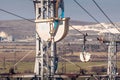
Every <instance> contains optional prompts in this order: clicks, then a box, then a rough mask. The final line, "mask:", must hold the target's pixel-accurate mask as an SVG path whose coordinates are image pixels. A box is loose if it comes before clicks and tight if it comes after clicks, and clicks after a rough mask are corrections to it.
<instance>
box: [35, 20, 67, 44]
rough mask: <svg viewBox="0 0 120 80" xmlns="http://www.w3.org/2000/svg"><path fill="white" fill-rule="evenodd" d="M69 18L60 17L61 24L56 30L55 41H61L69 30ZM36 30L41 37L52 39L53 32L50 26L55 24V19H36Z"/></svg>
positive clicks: (46, 39)
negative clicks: (51, 32)
mask: <svg viewBox="0 0 120 80" xmlns="http://www.w3.org/2000/svg"><path fill="white" fill-rule="evenodd" d="M68 21H69V18H63V19H59V26H58V28H57V31H54V32H55V33H54V41H55V42H57V41H60V40H62V39H63V38H64V37H65V36H66V34H67V32H68V30H69V24H68ZM35 22H36V23H37V24H36V30H37V33H38V35H39V36H40V37H41V39H43V40H45V41H50V39H51V34H50V26H51V27H53V26H54V19H45V20H36V21H35Z"/></svg>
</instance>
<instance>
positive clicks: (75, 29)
mask: <svg viewBox="0 0 120 80" xmlns="http://www.w3.org/2000/svg"><path fill="white" fill-rule="evenodd" d="M70 27H71V28H73V29H74V30H76V31H77V32H79V33H80V34H82V35H85V34H84V33H82V32H81V31H80V30H78V29H76V28H74V27H73V26H72V25H70Z"/></svg>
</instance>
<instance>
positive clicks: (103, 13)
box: [92, 0, 120, 32]
mask: <svg viewBox="0 0 120 80" xmlns="http://www.w3.org/2000/svg"><path fill="white" fill-rule="evenodd" d="M92 1H93V2H94V4H95V5H96V6H97V7H98V8H99V10H100V11H101V12H102V13H103V14H104V16H105V17H106V18H107V19H108V20H109V22H110V23H111V24H112V25H113V26H115V28H116V29H117V30H118V31H119V32H120V30H119V28H118V27H116V25H115V24H114V23H113V21H112V20H111V19H110V18H109V17H108V16H107V14H106V13H105V12H104V11H103V10H102V8H101V7H100V6H99V5H98V4H97V2H96V1H95V0H92ZM117 26H118V25H117Z"/></svg>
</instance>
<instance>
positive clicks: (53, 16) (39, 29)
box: [34, 0, 69, 80]
mask: <svg viewBox="0 0 120 80" xmlns="http://www.w3.org/2000/svg"><path fill="white" fill-rule="evenodd" d="M34 7H35V13H36V20H35V22H36V58H35V67H34V72H35V74H36V77H37V79H38V80H44V79H49V80H53V79H55V78H54V75H55V72H56V70H57V65H58V57H57V51H56V42H58V41H60V40H62V39H63V38H64V37H65V36H66V34H67V32H68V29H69V24H68V23H69V18H64V1H63V0H34ZM48 48H50V51H49V52H47V50H48Z"/></svg>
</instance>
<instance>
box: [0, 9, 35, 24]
mask: <svg viewBox="0 0 120 80" xmlns="http://www.w3.org/2000/svg"><path fill="white" fill-rule="evenodd" d="M0 11H3V12H6V13H8V14H11V15H13V16H16V17H19V18H21V19H24V20H27V21H29V22H32V23H35V22H34V21H32V20H30V19H26V18H24V17H22V16H19V15H17V14H14V13H12V12H9V11H6V10H4V9H0Z"/></svg>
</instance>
